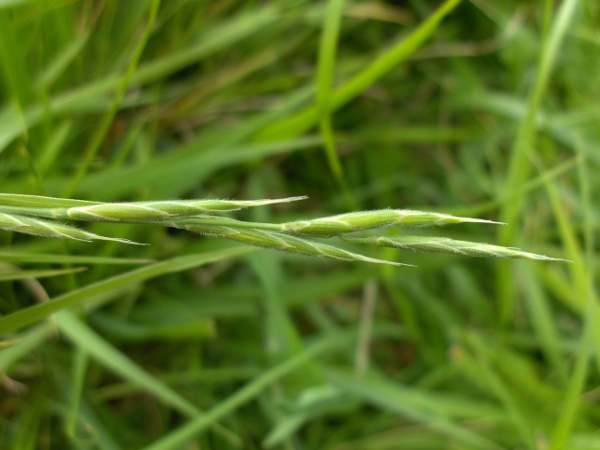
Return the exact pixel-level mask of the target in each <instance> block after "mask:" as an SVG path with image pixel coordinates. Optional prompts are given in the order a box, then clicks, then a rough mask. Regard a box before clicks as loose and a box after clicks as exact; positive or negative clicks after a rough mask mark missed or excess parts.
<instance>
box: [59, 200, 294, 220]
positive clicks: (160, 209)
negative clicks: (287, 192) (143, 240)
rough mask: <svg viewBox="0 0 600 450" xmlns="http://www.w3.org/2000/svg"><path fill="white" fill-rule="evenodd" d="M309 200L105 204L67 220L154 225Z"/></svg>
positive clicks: (71, 212) (73, 212)
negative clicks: (132, 222) (156, 222)
mask: <svg viewBox="0 0 600 450" xmlns="http://www.w3.org/2000/svg"><path fill="white" fill-rule="evenodd" d="M304 198H306V197H289V198H282V199H275V200H171V201H155V202H133V203H102V204H100V205H90V206H80V207H74V208H68V209H67V210H66V211H64V215H65V218H69V219H76V220H88V221H136V222H143V221H153V220H162V219H173V218H178V217H193V216H198V215H201V214H211V213H216V212H226V211H237V210H239V209H242V208H250V207H255V206H263V205H272V204H274V203H287V202H293V201H297V200H302V199H304Z"/></svg>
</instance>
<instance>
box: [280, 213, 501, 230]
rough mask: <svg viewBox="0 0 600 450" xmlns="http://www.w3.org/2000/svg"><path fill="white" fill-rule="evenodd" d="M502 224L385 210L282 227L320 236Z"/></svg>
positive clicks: (304, 221)
mask: <svg viewBox="0 0 600 450" xmlns="http://www.w3.org/2000/svg"><path fill="white" fill-rule="evenodd" d="M466 222H475V223H498V222H492V221H490V220H484V219H471V218H466V217H456V216H451V215H449V214H440V213H432V212H422V211H411V210H407V209H381V210H376V211H361V212H353V213H347V214H340V215H337V216H330V217H323V218H320V219H313V220H299V221H296V222H287V223H284V224H281V231H282V232H288V233H301V234H310V235H319V236H334V235H339V234H343V233H351V232H355V231H362V230H369V229H373V228H390V227H428V226H439V225H450V224H455V223H466Z"/></svg>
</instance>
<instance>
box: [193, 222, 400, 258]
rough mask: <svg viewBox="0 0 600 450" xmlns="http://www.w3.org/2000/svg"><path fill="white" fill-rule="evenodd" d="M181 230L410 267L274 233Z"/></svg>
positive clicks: (201, 228)
mask: <svg viewBox="0 0 600 450" xmlns="http://www.w3.org/2000/svg"><path fill="white" fill-rule="evenodd" d="M181 228H183V229H186V230H188V231H192V232H194V233H200V234H203V235H206V236H214V237H220V238H224V239H229V240H232V241H237V242H242V243H244V244H249V245H254V246H257V247H263V248H270V249H273V250H281V251H285V252H290V253H296V254H299V255H306V256H319V257H324V258H332V259H339V260H343V261H365V262H371V263H378V264H391V265H394V266H408V265H410V264H401V263H396V262H391V261H384V260H380V259H374V258H369V257H367V256H363V255H360V254H357V253H352V252H349V251H346V250H342V249H340V248H337V247H334V246H332V245H327V244H321V243H318V242H311V241H307V240H305V239H302V238H299V237H296V236H289V235H286V234H282V233H277V232H273V231H265V230H243V229H235V228H228V227H210V226H201V225H183V226H181Z"/></svg>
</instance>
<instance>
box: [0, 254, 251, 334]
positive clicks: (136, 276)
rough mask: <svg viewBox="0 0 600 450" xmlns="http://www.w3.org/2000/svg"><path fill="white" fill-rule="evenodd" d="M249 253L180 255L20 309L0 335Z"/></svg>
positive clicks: (1, 324)
mask: <svg viewBox="0 0 600 450" xmlns="http://www.w3.org/2000/svg"><path fill="white" fill-rule="evenodd" d="M251 250H252V249H250V248H244V247H240V248H231V249H227V250H220V251H215V252H211V253H204V254H199V255H188V256H180V257H177V258H173V259H170V260H167V261H162V262H159V263H155V264H152V265H149V266H146V267H142V268H140V269H135V270H132V271H130V272H126V273H124V274H121V275H117V276H114V277H111V278H108V279H106V280H102V281H99V282H96V283H93V284H91V285H89V286H85V287H83V288H80V289H77V290H74V291H72V292H69V293H66V294H63V295H60V296H58V297H56V298H54V299H52V301H50V302H47V303H41V304H38V305H34V306H30V307H28V308H23V309H21V310H19V311H16V312H14V313H11V314H8V315H6V316H4V317H2V318H0V336H1V335H5V334H8V333H11V332H14V331H17V330H19V329H21V328H23V327H26V326H27V325H31V324H32V323H35V322H37V321H39V320H42V319H45V318H46V317H48V316H50V315H51V314H54V313H56V312H58V311H60V310H62V309H65V308H69V307H71V306H74V305H77V304H79V303H82V302H84V301H86V300H88V299H90V298H92V297H93V296H95V295H97V294H102V293H105V292H106V291H109V290H112V289H117V288H119V287H122V286H126V285H128V284H132V283H139V282H141V281H144V280H147V279H150V278H154V277H157V276H160V275H164V274H166V273H172V272H181V271H183V270H187V269H191V268H193V267H198V266H201V265H204V264H208V263H211V262H215V261H220V260H223V259H228V258H234V257H236V256H240V255H242V254H244V253H247V252H249V251H251Z"/></svg>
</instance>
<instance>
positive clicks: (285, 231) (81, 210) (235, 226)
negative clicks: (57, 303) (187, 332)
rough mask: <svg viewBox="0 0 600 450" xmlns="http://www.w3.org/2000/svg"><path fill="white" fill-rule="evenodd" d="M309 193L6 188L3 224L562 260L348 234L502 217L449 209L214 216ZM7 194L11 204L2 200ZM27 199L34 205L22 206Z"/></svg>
mask: <svg viewBox="0 0 600 450" xmlns="http://www.w3.org/2000/svg"><path fill="white" fill-rule="evenodd" d="M25 197H27V198H25ZM304 198H306V197H290V198H283V199H275V200H172V201H153V202H130V203H94V204H92V205H86V206H75V207H71V208H44V207H43V206H37V207H33V206H31V204H32V203H33V202H34V201H35V196H18V195H17V196H16V197H12V196H11V195H10V194H0V228H2V229H4V230H8V231H15V232H20V233H27V234H34V235H38V236H45V237H55V238H64V239H75V240H86V241H91V240H94V239H104V240H115V241H119V242H123V243H129V244H133V243H134V242H131V241H128V240H126V239H115V238H109V237H105V236H99V235H96V234H93V233H88V232H86V231H83V230H80V229H78V228H74V227H71V226H67V225H63V224H61V223H58V222H56V221H50V220H42V219H39V218H37V217H36V216H41V217H44V218H47V217H52V218H54V219H58V220H64V219H74V220H83V221H91V222H122V223H146V224H147V223H151V224H154V225H163V226H168V227H172V228H180V229H185V230H188V231H192V232H194V233H199V234H203V235H206V236H213V237H219V238H223V239H228V240H232V241H237V242H241V243H244V244H249V245H254V246H258V247H263V248H269V249H273V250H281V251H286V252H290V253H297V254H300V255H306V256H321V257H325V258H332V259H340V260H346V261H366V262H373V263H384V264H392V265H397V266H404V265H410V264H403V263H396V262H391V261H384V260H381V259H375V258H369V257H367V256H364V255H361V254H357V253H352V252H349V251H347V250H343V249H341V248H337V247H335V246H332V245H326V244H322V243H320V242H315V241H313V240H309V238H310V237H326V238H329V237H333V236H341V237H343V238H344V239H346V240H347V241H350V242H355V243H361V244H375V245H384V246H389V247H394V248H400V249H410V250H414V251H423V252H442V253H452V254H455V255H463V256H487V257H500V258H528V259H538V260H558V259H557V258H551V257H548V256H541V255H534V254H532V253H526V252H520V251H518V250H515V249H512V248H505V247H499V246H494V245H488V244H478V243H473V242H463V241H452V240H450V239H444V238H425V239H424V238H420V237H411V236H404V237H401V238H387V237H366V238H360V237H359V238H356V237H347V235H348V234H349V233H355V232H360V231H366V230H377V229H384V228H404V227H410V228H412V227H429V226H442V225H448V224H460V223H492V224H493V223H497V222H493V221H490V220H484V219H473V218H466V217H456V216H452V215H449V214H439V213H432V212H422V211H413V210H402V209H383V210H378V211H360V212H354V213H346V214H339V215H335V216H329V217H321V218H317V219H311V220H300V221H294V222H286V223H281V224H275V223H258V222H246V221H240V220H236V219H232V218H229V217H222V216H218V215H216V213H219V212H225V211H237V210H239V209H242V208H250V207H256V206H263V205H271V204H277V203H286V202H291V201H296V200H300V199H304ZM15 199H16V200H15ZM19 199H22V201H21V202H19ZM38 200H39V205H43V204H44V202H45V201H48V200H49V202H50V203H60V202H61V199H53V198H47V197H39V199H38ZM3 201H4V202H5V203H6V204H3ZM25 204H27V205H29V206H23V205H25ZM13 211H19V213H20V214H14V213H12V212H13Z"/></svg>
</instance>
